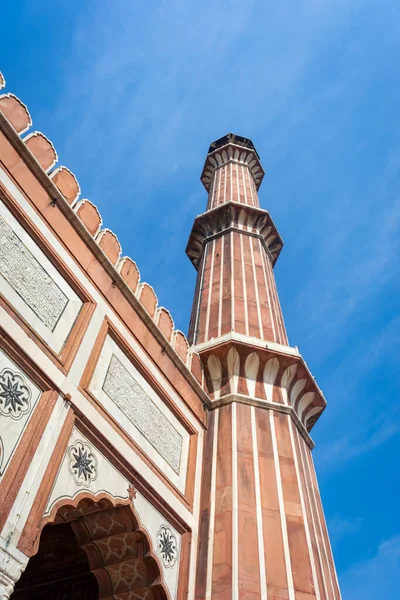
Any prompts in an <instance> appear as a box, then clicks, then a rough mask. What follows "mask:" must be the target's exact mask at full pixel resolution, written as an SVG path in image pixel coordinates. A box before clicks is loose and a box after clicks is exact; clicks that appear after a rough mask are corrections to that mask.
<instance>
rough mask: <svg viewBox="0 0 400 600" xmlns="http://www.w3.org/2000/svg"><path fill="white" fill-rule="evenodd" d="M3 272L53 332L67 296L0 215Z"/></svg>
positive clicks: (1, 264)
mask: <svg viewBox="0 0 400 600" xmlns="http://www.w3.org/2000/svg"><path fill="white" fill-rule="evenodd" d="M0 273H1V275H2V276H3V277H4V279H6V281H7V282H8V283H9V284H10V285H11V287H12V288H13V289H14V290H15V291H16V292H17V293H18V294H19V295H20V296H21V298H22V299H23V300H24V301H25V302H26V303H27V304H28V305H29V307H30V308H31V309H32V310H33V312H34V313H35V314H36V315H37V316H38V317H39V319H40V320H41V321H42V322H43V323H44V324H45V325H46V326H47V327H48V328H49V329H51V331H53V330H54V328H55V326H56V325H57V322H58V319H59V318H60V317H61V315H62V313H63V312H64V309H65V307H66V306H67V304H68V298H67V296H66V295H65V294H64V293H63V292H62V290H60V288H59V287H58V285H57V284H56V283H55V281H53V279H52V278H51V277H50V275H49V274H48V273H47V272H46V271H45V270H44V268H43V267H42V266H41V264H40V263H39V262H38V261H37V260H36V258H35V257H34V256H33V254H32V253H31V252H30V251H29V250H28V248H26V246H25V245H24V244H23V243H22V241H21V240H20V239H19V237H18V236H17V235H16V234H15V233H14V231H13V230H12V229H11V227H10V226H9V225H8V223H6V221H5V220H4V218H3V217H2V216H1V215H0Z"/></svg>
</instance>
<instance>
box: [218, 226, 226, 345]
mask: <svg viewBox="0 0 400 600" xmlns="http://www.w3.org/2000/svg"><path fill="white" fill-rule="evenodd" d="M220 240H221V268H220V277H219V305H218V336H220V335H221V329H222V298H223V293H222V292H223V289H222V287H223V281H224V266H225V265H224V246H225V236H224V235H223V236H221V237H220Z"/></svg>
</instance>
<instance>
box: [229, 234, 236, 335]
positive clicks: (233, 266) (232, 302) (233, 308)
mask: <svg viewBox="0 0 400 600" xmlns="http://www.w3.org/2000/svg"><path fill="white" fill-rule="evenodd" d="M229 236H230V245H231V330H232V331H234V330H235V254H234V249H233V232H232V231H231V233H230V234H229Z"/></svg>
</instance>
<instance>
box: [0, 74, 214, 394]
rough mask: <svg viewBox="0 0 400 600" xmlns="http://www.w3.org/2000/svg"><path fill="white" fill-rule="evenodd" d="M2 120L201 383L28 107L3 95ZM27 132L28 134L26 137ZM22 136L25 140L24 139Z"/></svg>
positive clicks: (179, 337) (184, 348) (180, 340)
mask: <svg viewBox="0 0 400 600" xmlns="http://www.w3.org/2000/svg"><path fill="white" fill-rule="evenodd" d="M4 87H5V79H4V77H3V76H2V74H1V73H0V89H2V88H4ZM1 117H3V118H4V119H5V121H6V122H7V123H8V125H10V126H11V127H12V129H13V130H14V131H15V132H17V133H18V135H19V136H21V141H22V142H23V143H24V145H25V147H26V149H27V150H28V151H29V153H30V156H31V157H32V158H33V159H34V161H33V162H35V163H37V166H40V168H41V169H42V170H43V173H44V174H45V176H46V177H48V179H49V180H50V181H51V182H52V183H53V184H54V185H55V187H56V188H57V190H58V191H59V193H60V195H61V199H62V200H63V201H65V203H66V204H68V205H69V206H70V208H71V210H72V211H73V213H75V215H76V216H77V217H78V218H79V220H80V222H81V223H82V224H83V226H84V228H85V229H86V230H87V232H88V233H89V234H90V236H91V237H92V238H93V240H94V241H95V242H96V244H97V246H98V248H99V249H100V250H101V251H102V253H103V255H104V258H105V259H106V260H108V261H109V263H111V265H112V266H113V267H114V269H115V277H114V280H117V279H119V278H122V280H123V281H124V282H125V284H126V286H127V288H129V290H130V292H131V293H132V296H133V297H134V298H135V299H136V301H138V302H139V303H140V306H141V307H142V308H143V309H144V310H145V311H146V314H147V315H148V316H149V317H150V318H151V320H152V321H153V323H154V324H155V325H156V326H157V327H158V329H159V331H160V332H161V334H162V336H163V337H164V338H165V344H166V345H167V344H168V345H170V346H171V348H172V349H173V351H174V352H175V356H176V357H178V358H179V359H180V361H182V362H183V363H184V364H185V365H186V367H187V368H188V369H189V370H191V371H192V374H193V375H194V377H195V378H196V380H197V381H198V382H199V383H200V384H202V382H203V374H202V367H201V361H200V360H199V357H198V356H197V355H196V354H193V353H191V354H189V343H188V341H187V338H186V336H185V334H184V333H182V332H181V331H179V330H177V329H175V326H174V322H173V319H172V317H171V315H170V313H169V311H168V310H167V309H165V308H163V307H161V306H158V299H157V295H156V293H155V291H154V289H153V288H152V286H151V285H149V284H148V283H146V282H143V281H141V279H140V273H139V269H138V267H137V265H136V263H135V262H134V261H133V260H132V259H131V258H129V257H127V256H124V257H121V254H122V249H121V244H120V242H119V240H118V237H117V236H116V234H115V233H114V232H113V231H111V230H110V229H108V228H107V227H103V220H102V217H101V214H100V212H99V210H98V208H97V206H96V205H95V204H94V203H93V202H91V201H90V200H88V199H87V198H82V199H81V198H80V196H81V187H80V185H79V182H78V179H77V177H76V176H75V175H74V173H72V172H71V171H70V169H68V168H67V167H65V166H56V165H57V161H58V155H57V151H56V149H55V147H54V145H53V144H52V142H51V141H50V140H49V139H48V138H47V137H46V136H45V135H44V134H43V133H41V132H39V131H33V132H31V133H27V132H28V130H29V129H30V128H31V127H32V119H31V116H30V114H29V111H28V109H27V107H26V106H25V104H24V103H23V102H21V100H20V99H19V98H17V97H16V96H15V95H14V94H11V93H6V94H2V95H0V118H1ZM26 133H27V135H24V134H26ZM23 135H24V137H22V136H23ZM59 202H60V198H59V197H57V198H54V200H53V203H54V205H56V204H57V203H59ZM192 365H193V367H192Z"/></svg>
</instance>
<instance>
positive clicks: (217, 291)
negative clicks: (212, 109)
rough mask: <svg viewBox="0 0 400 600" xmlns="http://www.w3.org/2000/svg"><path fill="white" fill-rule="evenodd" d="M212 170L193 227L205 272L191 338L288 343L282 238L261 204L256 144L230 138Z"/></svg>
mask: <svg viewBox="0 0 400 600" xmlns="http://www.w3.org/2000/svg"><path fill="white" fill-rule="evenodd" d="M205 173H206V174H207V177H209V178H210V179H209V181H208V182H207V189H208V190H209V197H208V204H207V211H206V212H205V213H204V214H203V215H201V216H200V217H198V219H197V220H196V222H195V226H196V227H197V228H198V232H197V231H195V229H194V230H193V232H192V236H191V239H190V240H189V244H188V249H187V252H188V254H189V256H191V252H196V253H197V255H196V258H197V263H196V267H197V269H198V275H197V285H196V293H195V298H194V304H193V311H192V318H191V323H190V328H189V338H190V341H191V342H192V343H193V344H201V343H203V342H206V341H208V340H210V339H212V338H217V337H219V336H222V335H224V334H226V333H228V332H230V331H235V332H237V333H241V334H244V335H247V336H252V337H257V338H259V339H262V340H267V341H271V342H277V343H279V344H284V345H287V343H288V340H287V335H286V331H285V326H284V322H283V316H282V311H281V307H280V302H279V298H278V293H277V289H276V285H275V278H274V274H273V266H274V263H275V260H276V258H277V253H278V252H279V250H280V248H281V247H282V242H281V240H280V238H279V234H278V233H277V231H276V229H275V227H274V225H273V223H272V221H271V219H270V217H269V214H268V213H267V211H263V210H261V209H260V202H259V198H258V191H257V189H258V185H259V183H260V181H261V179H260V178H261V174H262V173H263V171H262V168H261V165H260V162H259V159H258V156H257V154H256V152H255V149H254V147H253V148H252V149H251V150H250V151H248V150H247V149H246V150H245V149H243V148H240V146H237V145H236V139H235V140H234V142H229V143H228V144H227V145H226V146H224V147H223V149H221V150H219V149H217V150H214V151H213V152H212V153H211V154H209V155H208V158H207V162H206V167H205ZM257 173H258V174H259V178H258V179H257V178H256V175H257ZM203 179H204V175H203ZM200 237H201V238H202V239H200ZM200 245H201V248H200V249H199V246H200ZM274 249H275V254H274V253H273V250H274Z"/></svg>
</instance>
